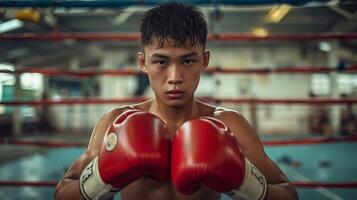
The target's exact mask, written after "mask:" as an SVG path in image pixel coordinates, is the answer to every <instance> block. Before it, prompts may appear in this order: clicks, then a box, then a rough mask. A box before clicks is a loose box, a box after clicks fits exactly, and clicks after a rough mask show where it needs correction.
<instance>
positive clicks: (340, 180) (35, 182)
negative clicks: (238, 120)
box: [0, 1, 357, 200]
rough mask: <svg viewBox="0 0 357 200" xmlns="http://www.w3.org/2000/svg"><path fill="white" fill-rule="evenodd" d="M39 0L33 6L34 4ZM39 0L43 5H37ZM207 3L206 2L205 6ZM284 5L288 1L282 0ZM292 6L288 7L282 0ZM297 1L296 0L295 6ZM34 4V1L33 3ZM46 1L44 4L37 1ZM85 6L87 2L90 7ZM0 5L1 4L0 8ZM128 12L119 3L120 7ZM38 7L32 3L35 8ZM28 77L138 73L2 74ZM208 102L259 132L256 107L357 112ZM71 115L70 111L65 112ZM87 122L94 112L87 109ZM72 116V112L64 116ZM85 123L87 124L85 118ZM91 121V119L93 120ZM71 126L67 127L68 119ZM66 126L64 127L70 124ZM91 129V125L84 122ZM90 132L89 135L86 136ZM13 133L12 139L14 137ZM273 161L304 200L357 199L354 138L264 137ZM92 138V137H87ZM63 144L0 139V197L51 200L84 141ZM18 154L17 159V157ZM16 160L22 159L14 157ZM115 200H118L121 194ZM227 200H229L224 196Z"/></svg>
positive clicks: (342, 36) (91, 36) (114, 37)
mask: <svg viewBox="0 0 357 200" xmlns="http://www.w3.org/2000/svg"><path fill="white" fill-rule="evenodd" d="M13 2H14V1H3V2H2V4H3V5H5V6H9V7H26V6H29V5H30V4H29V2H26V1H19V3H20V4H13ZM33 2H35V1H32V3H33ZM38 2H40V1H38ZM56 2H57V1H42V3H43V4H39V5H36V6H39V7H41V6H42V7H48V6H54V5H53V3H56ZM108 2H109V3H111V4H113V1H94V4H90V3H89V4H86V1H82V2H81V4H76V5H75V4H71V3H70V1H67V2H61V1H58V2H57V4H56V6H59V7H61V6H64V7H67V6H69V7H76V6H78V7H106V5H108V4H107V3H108ZM207 2H209V1H207ZM282 2H284V1H282ZM285 2H291V1H285ZM294 2H295V3H298V1H294ZM30 3H31V2H30ZM40 3H41V2H40ZM87 3H88V1H87ZM267 3H271V2H268V1H267ZM0 5H1V4H0ZM119 5H120V6H128V5H123V4H118V6H119ZM32 6H33V5H32ZM139 39H140V36H139V35H137V34H132V33H130V34H123V33H116V34H112V33H58V32H57V33H51V34H33V33H17V34H0V42H15V41H20V42H28V41H36V42H44V41H45V42H63V41H79V42H86V41H99V42H103V41H104V42H107V41H127V42H137V41H138V40H139ZM208 40H209V41H213V42H214V41H222V42H231V41H237V42H245V41H249V42H255V41H257V42H261V41H274V42H275V41H278V42H286V41H295V42H301V41H311V40H314V41H316V40H319V41H320V40H325V41H326V40H344V41H348V40H357V33H354V32H351V33H324V34H299V35H294V34H285V35H284V34H283V35H269V36H266V37H259V36H254V35H249V34H235V33H229V34H227V33H217V34H210V35H209V36H208ZM356 72H357V65H351V66H345V67H343V68H336V67H331V66H326V67H321V66H319V67H316V66H300V67H299V66H298V67H296V66H291V67H283V68H270V67H266V68H251V67H249V68H227V67H224V66H213V67H209V68H208V70H207V72H206V74H207V75H216V74H219V75H232V74H233V75H241V74H243V75H264V76H269V75H271V74H276V75H287V74H298V75H300V74H312V73H334V74H336V73H346V74H355V73H356ZM24 73H39V74H42V75H43V76H47V77H56V76H65V77H70V78H75V79H86V78H89V77H95V76H122V77H130V76H137V75H139V74H141V72H140V71H138V70H133V69H102V70H63V69H46V68H31V67H22V68H16V70H15V71H11V70H2V69H0V75H1V74H13V75H15V76H19V75H20V74H24ZM199 98H200V99H202V100H203V101H205V102H208V103H211V104H215V105H221V104H231V105H239V106H240V105H248V107H244V108H246V110H248V111H249V112H250V120H251V122H252V124H253V126H254V127H257V126H258V124H259V123H258V122H257V115H258V114H257V109H258V107H259V106H262V105H263V106H272V105H274V106H276V105H284V106H287V107H289V106H292V105H294V106H295V105H296V106H311V107H312V106H320V105H326V106H328V105H331V106H340V105H342V106H346V105H347V106H352V105H356V103H357V99H356V98H346V99H342V98H336V97H333V98H294V99H286V98H264V99H263V98H249V97H245V98H224V97H223V98H222V97H214V96H202V97H199ZM146 99H147V98H145V97H128V98H112V99H108V98H106V99H104V98H70V99H61V100H53V99H48V98H42V99H36V100H21V99H16V100H13V101H1V102H0V106H7V107H11V108H18V107H22V106H28V107H56V106H67V107H71V106H77V105H80V106H87V105H93V104H95V105H115V106H117V105H123V104H133V103H137V102H142V101H144V100H146ZM68 111H69V112H73V110H71V109H68ZM83 112H84V113H83V114H82V115H83V116H84V117H86V115H88V113H90V112H91V111H89V110H86V109H85V108H83ZM67 115H71V113H67ZM85 120H86V119H85ZM88 121H89V120H88ZM68 122H69V121H68ZM65 123H66V122H65ZM86 123H87V125H88V124H89V125H90V126H93V125H94V124H90V123H88V122H86ZM89 132H90V131H89ZM9 135H11V134H9ZM260 137H261V139H262V142H263V144H264V148H265V151H266V153H267V154H268V156H269V157H270V158H271V159H272V160H273V161H274V162H275V163H276V164H277V165H278V166H279V167H280V169H281V170H282V171H283V172H284V174H285V175H286V176H287V177H288V179H289V181H291V182H292V183H293V185H294V186H295V187H296V188H297V190H298V193H299V197H300V199H316V200H328V199H333V200H341V199H347V200H348V199H357V159H356V156H355V154H356V153H355V152H357V144H356V142H357V135H356V133H354V135H350V136H337V135H331V136H314V137H312V136H311V135H307V134H299V135H292V136H287V135H284V136H280V135H260ZM87 139H89V136H88V138H87ZM78 141H79V142H63V141H54V140H47V139H43V138H40V139H38V138H32V139H26V138H25V139H24V138H16V137H14V138H12V137H1V138H0V151H1V152H3V155H5V154H6V153H7V152H9V154H10V153H11V154H12V155H13V157H14V158H10V157H12V156H11V155H9V156H8V157H7V158H6V159H5V158H4V160H6V162H5V161H4V162H3V163H1V165H0V199H6V200H15V199H36V200H42V199H43V200H45V199H52V198H53V193H54V190H55V186H56V184H57V182H58V181H59V180H60V179H61V178H62V177H63V175H64V173H65V172H66V171H67V169H68V168H69V167H70V165H71V164H72V163H73V162H74V161H75V160H76V159H77V158H78V157H79V156H80V155H81V154H83V152H84V151H85V147H86V143H85V141H83V140H78ZM17 155H18V156H19V157H17ZM15 157H17V158H15ZM115 199H120V197H119V195H116V196H115ZM222 199H224V200H227V199H229V198H228V197H227V196H225V195H222Z"/></svg>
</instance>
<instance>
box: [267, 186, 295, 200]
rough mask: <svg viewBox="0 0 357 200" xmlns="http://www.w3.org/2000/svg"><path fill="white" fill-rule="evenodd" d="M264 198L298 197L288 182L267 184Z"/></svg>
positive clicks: (274, 199)
mask: <svg viewBox="0 0 357 200" xmlns="http://www.w3.org/2000/svg"><path fill="white" fill-rule="evenodd" d="M265 199H266V200H271V199H273V200H279V199H282V200H289V199H292V200H295V199H298V194H297V191H296V189H295V188H294V187H293V186H291V185H290V184H288V183H280V184H268V190H267V195H266V197H265Z"/></svg>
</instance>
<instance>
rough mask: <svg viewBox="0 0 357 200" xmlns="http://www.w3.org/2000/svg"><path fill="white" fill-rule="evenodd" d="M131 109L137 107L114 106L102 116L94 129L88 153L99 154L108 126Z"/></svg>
mask: <svg viewBox="0 0 357 200" xmlns="http://www.w3.org/2000/svg"><path fill="white" fill-rule="evenodd" d="M130 109H136V108H135V107H134V106H131V105H126V106H121V107H118V108H113V109H111V110H109V111H108V112H106V113H105V114H104V115H103V116H102V117H101V119H100V120H99V121H98V122H97V124H96V125H95V127H94V129H93V131H92V134H91V138H90V140H89V144H88V148H87V154H89V155H90V156H91V157H95V156H96V155H97V154H98V152H99V150H100V147H101V145H102V143H103V139H104V136H105V134H106V132H107V130H108V128H109V127H110V126H111V124H112V123H113V122H114V120H115V119H116V118H117V117H118V116H119V115H120V114H122V113H123V112H125V111H127V110H130Z"/></svg>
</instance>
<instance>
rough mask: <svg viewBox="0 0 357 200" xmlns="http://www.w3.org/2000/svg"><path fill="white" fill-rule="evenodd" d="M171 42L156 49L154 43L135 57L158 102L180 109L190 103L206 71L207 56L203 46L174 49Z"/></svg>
mask: <svg viewBox="0 0 357 200" xmlns="http://www.w3.org/2000/svg"><path fill="white" fill-rule="evenodd" d="M173 44H174V42H173V41H172V40H168V41H165V42H164V44H163V47H161V48H159V42H158V40H157V39H154V40H153V42H152V43H151V44H149V45H146V46H144V52H142V53H139V54H138V62H139V65H140V67H141V69H142V71H143V72H145V73H146V74H147V75H148V77H149V80H150V85H151V87H152V88H153V91H154V93H155V96H156V98H157V100H160V101H161V102H163V103H165V104H166V105H169V106H180V105H183V104H185V103H187V102H189V101H190V100H192V97H193V95H194V92H195V90H196V88H197V86H198V83H199V80H200V73H201V72H202V71H203V70H204V69H205V68H206V67H207V65H208V62H209V58H210V53H209V51H204V49H203V45H202V44H195V45H194V46H191V45H190V44H187V45H185V46H179V47H174V45H173Z"/></svg>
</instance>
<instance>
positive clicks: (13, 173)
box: [0, 137, 357, 200]
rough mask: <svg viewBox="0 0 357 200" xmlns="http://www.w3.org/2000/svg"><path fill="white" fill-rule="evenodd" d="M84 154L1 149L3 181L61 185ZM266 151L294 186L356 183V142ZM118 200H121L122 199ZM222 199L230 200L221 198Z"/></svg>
mask: <svg viewBox="0 0 357 200" xmlns="http://www.w3.org/2000/svg"><path fill="white" fill-rule="evenodd" d="M285 138H286V137H285ZM269 139H274V138H269ZM74 140H80V139H78V138H77V139H74ZM83 151H84V148H50V149H48V148H43V147H32V146H15V145H0V156H1V157H0V158H1V159H0V181H3V180H14V181H40V182H41V181H58V180H59V179H60V178H61V177H62V176H63V174H64V172H65V171H66V170H67V168H68V167H69V166H70V165H71V163H72V162H73V161H74V160H75V159H76V158H78V156H79V155H80V154H82V153H83ZM265 151H266V152H267V154H268V155H269V156H270V158H271V159H272V160H274V161H275V162H276V163H277V164H278V165H279V167H280V168H281V169H282V171H283V172H284V173H285V174H286V175H287V177H288V178H289V180H290V181H292V182H298V181H314V182H356V181H357V159H356V157H355V154H356V153H357V144H356V142H339V143H330V144H311V145H295V146H294V145H290V146H267V147H265ZM53 191H54V188H53V187H4V186H0V199H3V200H15V199H36V200H42V199H43V200H45V199H46V200H47V199H52V198H53ZM298 192H299V197H300V199H314V200H325V199H335V200H340V199H348V200H349V199H357V188H352V189H330V188H322V187H320V188H312V189H304V188H298ZM116 199H120V197H119V195H117V196H116ZM222 199H224V200H226V199H229V198H228V197H227V196H224V195H222Z"/></svg>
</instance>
